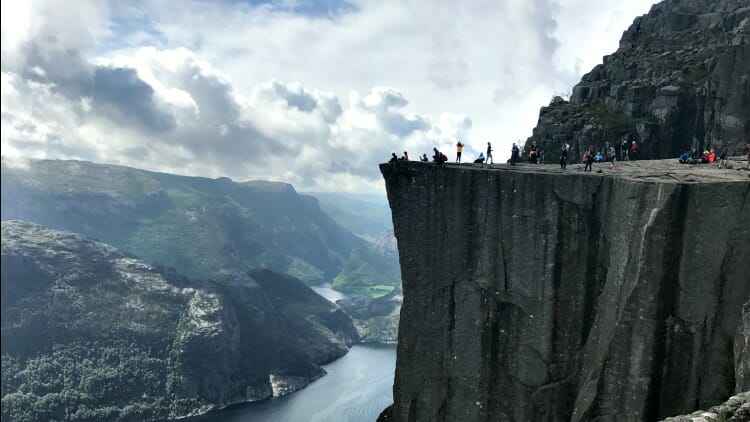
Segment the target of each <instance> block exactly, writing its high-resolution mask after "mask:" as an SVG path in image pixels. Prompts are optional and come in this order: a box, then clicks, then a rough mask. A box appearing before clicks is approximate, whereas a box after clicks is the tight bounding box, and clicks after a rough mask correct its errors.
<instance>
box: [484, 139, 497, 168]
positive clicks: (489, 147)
mask: <svg viewBox="0 0 750 422" xmlns="http://www.w3.org/2000/svg"><path fill="white" fill-rule="evenodd" d="M490 161H492V162H490ZM484 162H485V163H487V164H495V161H493V160H492V144H491V143H489V142H487V158H485V160H484Z"/></svg>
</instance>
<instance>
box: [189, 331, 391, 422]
mask: <svg viewBox="0 0 750 422" xmlns="http://www.w3.org/2000/svg"><path fill="white" fill-rule="evenodd" d="M323 368H325V370H326V371H327V372H328V375H326V376H324V377H323V378H320V379H318V380H317V381H315V382H313V383H312V384H310V385H309V386H307V387H306V388H304V389H302V390H300V391H297V392H296V393H292V394H289V395H286V396H283V397H274V398H271V399H267V400H263V401H260V402H256V403H248V404H243V405H238V406H233V407H230V408H228V409H224V410H220V411H218V412H215V413H209V414H207V415H203V416H198V417H194V418H189V420H190V422H308V421H309V422H328V421H336V422H373V421H375V420H376V419H377V418H378V415H379V414H380V412H381V411H382V410H383V409H385V408H386V407H387V406H388V405H390V404H391V403H393V373H394V370H395V369H396V346H393V345H369V344H357V345H354V346H353V347H352V348H351V350H349V353H347V354H346V355H344V357H342V358H341V359H339V360H337V361H335V362H333V363H331V364H329V365H325V366H324V367H323Z"/></svg>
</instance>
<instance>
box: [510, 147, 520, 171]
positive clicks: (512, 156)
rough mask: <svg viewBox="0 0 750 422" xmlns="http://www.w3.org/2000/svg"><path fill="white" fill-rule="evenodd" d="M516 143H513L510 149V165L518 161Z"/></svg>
mask: <svg viewBox="0 0 750 422" xmlns="http://www.w3.org/2000/svg"><path fill="white" fill-rule="evenodd" d="M518 155H519V154H518V145H516V144H515V142H514V143H513V148H511V149H510V165H511V166H514V165H516V163H517V162H518V161H519V157H518Z"/></svg>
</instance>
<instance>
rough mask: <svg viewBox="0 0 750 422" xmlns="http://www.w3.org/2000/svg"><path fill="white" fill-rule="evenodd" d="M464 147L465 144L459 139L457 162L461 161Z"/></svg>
mask: <svg viewBox="0 0 750 422" xmlns="http://www.w3.org/2000/svg"><path fill="white" fill-rule="evenodd" d="M463 149H464V144H462V143H461V141H458V143H457V144H456V162H457V163H460V162H461V151H463Z"/></svg>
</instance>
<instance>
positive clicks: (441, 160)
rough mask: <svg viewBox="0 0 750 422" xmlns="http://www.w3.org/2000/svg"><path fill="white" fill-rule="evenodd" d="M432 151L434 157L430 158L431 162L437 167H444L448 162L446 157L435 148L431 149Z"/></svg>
mask: <svg viewBox="0 0 750 422" xmlns="http://www.w3.org/2000/svg"><path fill="white" fill-rule="evenodd" d="M432 150H433V151H435V155H434V156H433V157H432V160H433V162H434V163H435V164H437V165H440V166H444V165H445V162H446V161H448V157H446V156H445V154H443V153H442V152H440V151H438V149H437V148H433V149H432Z"/></svg>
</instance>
